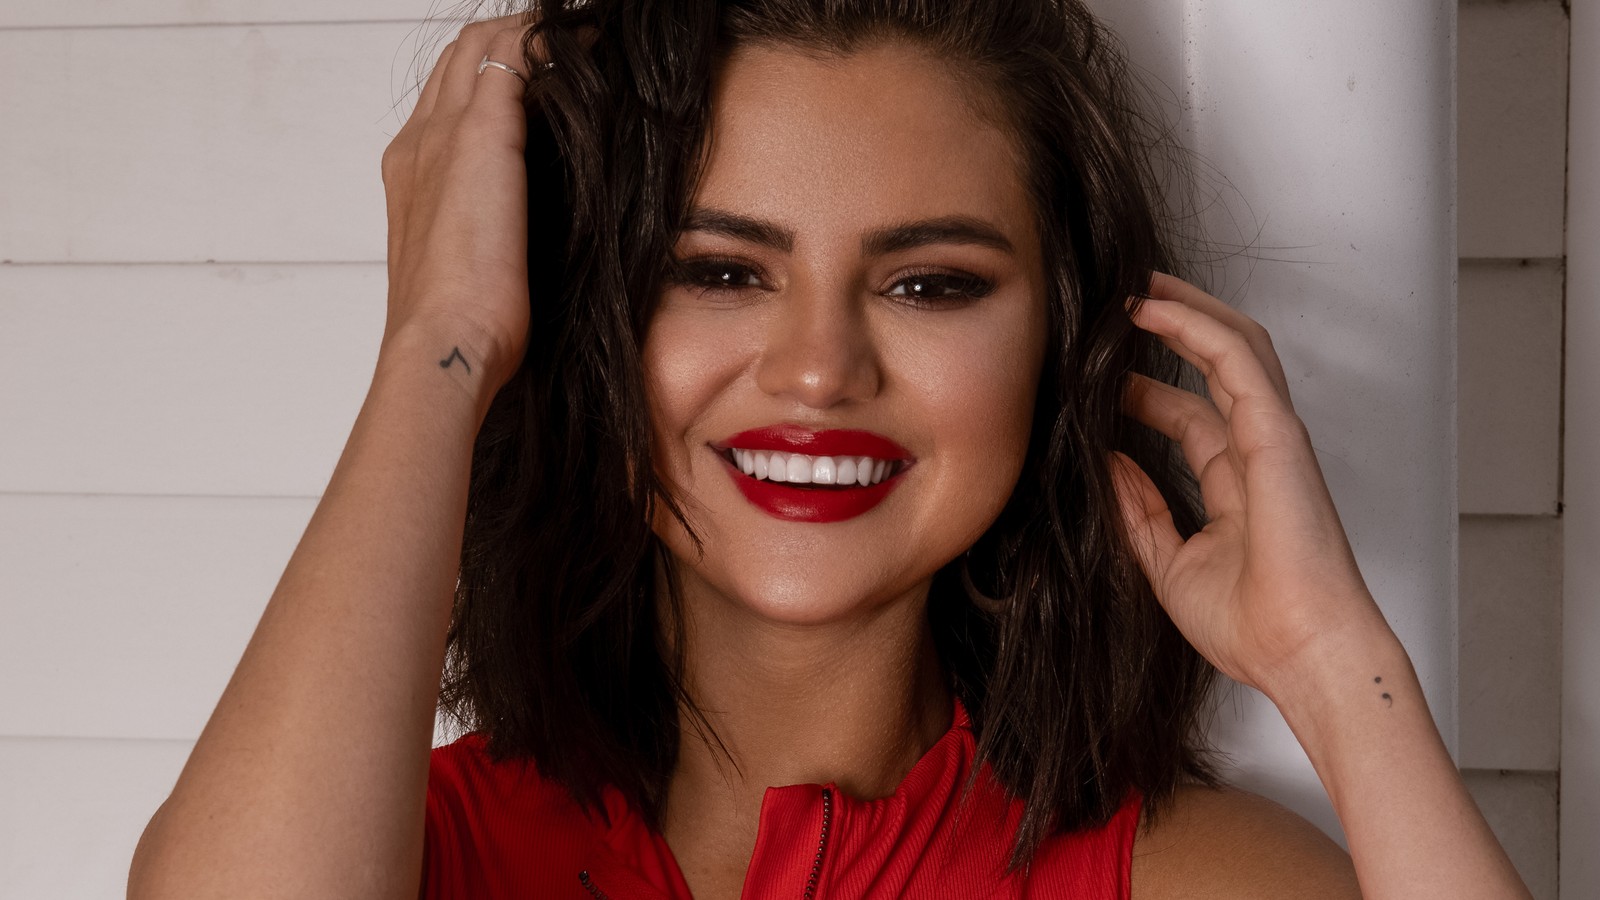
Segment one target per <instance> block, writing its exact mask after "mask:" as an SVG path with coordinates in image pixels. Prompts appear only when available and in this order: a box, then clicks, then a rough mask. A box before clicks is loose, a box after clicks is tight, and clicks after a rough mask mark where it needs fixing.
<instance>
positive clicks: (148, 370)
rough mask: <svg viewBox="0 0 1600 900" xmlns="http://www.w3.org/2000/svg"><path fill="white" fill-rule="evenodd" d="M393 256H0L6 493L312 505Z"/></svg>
mask: <svg viewBox="0 0 1600 900" xmlns="http://www.w3.org/2000/svg"><path fill="white" fill-rule="evenodd" d="M385 285H386V276H385V272H384V268H383V266H381V265H370V264H364V265H302V266H225V265H219V266H203V265H200V266H0V298H3V299H0V383H4V384H6V385H9V386H10V387H9V388H8V389H7V390H5V391H0V421H3V422H4V423H5V429H4V433H3V434H0V491H36V492H68V493H134V494H227V495H245V494H248V495H268V496H300V497H315V496H318V495H320V494H321V493H322V488H323V486H324V485H325V484H326V482H327V478H328V476H329V475H330V474H331V473H332V471H333V466H334V464H335V463H336V462H337V460H338V456H339V452H340V449H341V448H342V447H343V446H344V441H345V439H346V437H347V436H348V435H349V432H350V427H351V425H352V424H353V423H354V421H355V417H356V414H357V412H358V411H359V409H360V406H361V401H362V399H363V397H364V396H365V394H366V389H367V386H368V384H369V383H370V381H371V376H372V367H373V364H374V362H375V361H376V358H377V348H378V343H379V340H380V338H381V336H382V331H383V321H384V311H385V302H386V301H385V292H386V287H385Z"/></svg>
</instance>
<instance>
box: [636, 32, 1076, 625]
mask: <svg viewBox="0 0 1600 900" xmlns="http://www.w3.org/2000/svg"><path fill="white" fill-rule="evenodd" d="M967 96H968V95H966V94H964V93H963V90H962V89H961V84H960V83H959V82H957V81H956V80H955V79H954V77H953V73H951V72H950V71H949V70H948V69H947V68H946V67H945V66H944V65H943V64H941V63H940V62H939V61H938V60H937V59H935V58H933V57H930V56H928V55H926V54H925V53H923V52H922V51H921V50H919V49H913V48H909V47H906V46H899V45H888V44H885V45H879V46H876V47H874V48H871V49H867V50H863V51H862V52H859V53H857V54H854V55H851V56H849V57H844V58H834V59H826V60H819V59H815V58H811V57H808V56H806V55H803V54H802V53H800V52H797V51H795V50H793V49H790V48H783V47H773V46H749V47H744V48H742V49H740V50H739V51H737V52H736V53H734V54H733V55H732V57H731V58H730V59H729V60H728V61H727V63H726V65H725V67H724V69H723V71H722V73H721V76H720V78H719V81H718V84H717V88H716V92H715V94H714V97H713V123H712V131H711V143H710V155H709V157H708V163H707V167H706V169H705V171H704V174H703V179H702V181H701V183H700V185H699V187H698V192H697V194H696V196H695V197H694V199H693V203H692V215H691V217H690V219H691V221H690V226H689V227H688V228H687V229H686V230H685V231H684V232H683V233H682V234H681V235H680V237H679V240H678V242H677V245H676V248H675V257H676V259H677V260H678V261H679V262H680V263H681V267H682V274H681V275H680V277H678V278H676V279H674V282H675V283H673V284H671V285H669V286H668V287H667V288H666V289H665V290H664V291H663V293H662V296H661V298H660V302H659V306H658V309H657V311H656V313H655V314H654V317H653V318H652V320H651V322H650V325H649V329H648V332H647V335H646V339H645V346H644V365H645V372H646V378H647V389H648V393H649V398H650V404H651V406H650V412H651V419H652V429H653V435H652V440H653V447H652V454H653V459H654V464H655V467H656V469H657V471H658V473H659V474H660V475H661V476H662V477H663V478H664V479H665V480H666V482H667V483H668V484H669V485H670V486H671V489H672V490H673V492H674V493H675V495H676V496H677V497H679V499H680V500H681V501H682V503H683V505H684V511H685V513H686V515H687V517H688V519H689V521H690V523H691V524H692V525H693V526H694V527H695V529H696V531H697V532H698V533H699V535H700V537H701V538H702V539H703V540H704V555H703V556H700V555H697V554H696V552H695V548H694V545H693V543H692V542H691V541H690V540H689V538H688V535H687V534H686V533H685V532H684V530H683V528H682V527H681V526H680V525H679V524H678V523H677V522H676V521H675V520H674V519H673V518H672V516H671V515H670V514H669V513H667V512H665V511H664V510H663V511H662V512H661V514H660V515H658V517H657V520H656V522H655V523H654V524H655V530H656V533H657V534H658V535H659V536H660V537H661V538H662V540H663V541H664V542H665V543H666V545H667V547H668V548H669V549H670V551H671V552H672V554H673V556H674V557H675V559H676V563H677V568H678V570H679V571H680V573H681V574H682V577H683V579H684V583H685V587H686V589H687V591H688V596H690V597H696V596H705V595H706V594H707V593H708V592H709V593H710V594H711V595H712V596H717V597H721V598H724V599H727V600H731V601H732V602H735V603H737V604H739V605H740V606H741V607H743V608H745V609H747V610H750V611H752V612H754V613H756V614H757V615H759V616H762V617H764V618H767V619H770V620H773V621H781V622H786V623H791V624H807V623H821V622H828V621H835V620H838V619H841V618H844V617H847V616H849V615H852V614H854V613H858V612H862V611H866V610H868V609H870V608H872V607H874V606H880V605H881V604H883V603H887V602H892V601H894V600H896V599H899V598H903V597H906V596H908V595H911V594H913V593H914V592H916V591H919V590H922V589H924V588H925V585H926V583H927V582H928V579H930V578H931V577H932V575H933V573H934V572H936V571H937V570H938V569H939V567H940V566H942V565H944V564H945V563H947V562H949V561H950V560H951V559H954V558H955V557H956V556H957V555H959V554H960V553H961V552H962V551H964V550H965V549H966V548H967V547H969V546H971V544H972V543H973V542H974V541H976V540H977V538H978V537H979V536H980V535H981V534H982V533H983V532H984V530H985V529H986V528H987V527H988V526H989V525H990V523H992V522H993V521H994V519H995V518H996V516H998V515H999V513H1000V510H1001V508H1002V507H1003V506H1004V505H1005V502H1006V500H1007V498H1008V497H1009V496H1010V494H1011V490H1012V488H1013V486H1014V485H1015V484H1016V480H1017V476H1018V473H1019V472H1020V471H1021V467H1022V462H1023V457H1024V454H1025V451H1026V447H1027V441H1028V433H1029V429H1030V422H1031V418H1032V413H1033V399H1034V394H1035V391H1036V387H1037V385H1038V381H1039V371H1040V366H1041V364H1042V360H1043V357H1044V352H1045V330H1046V311H1045V302H1044V295H1045V293H1044V283H1043V271H1042V265H1041V261H1040V251H1039V238H1038V235H1037V232H1036V230H1035V226H1034V222H1033V214H1032V209H1031V207H1030V203H1029V199H1028V197H1027V194H1026V189H1025V187H1024V182H1023V178H1022V175H1021V171H1022V169H1021V156H1020V154H1019V152H1018V148H1017V147H1015V146H1014V143H1013V141H1012V140H1011V138H1010V137H1009V136H1008V135H1006V134H1005V133H1004V132H1002V131H1001V130H1000V129H999V128H998V127H996V126H995V125H994V124H991V123H990V122H988V121H987V120H985V119H984V118H982V117H980V116H979V115H978V114H976V113H975V112H974V111H973V110H972V109H971V108H969V106H968V99H967ZM797 453H798V454H799V457H798V459H796V458H794V455H795V454H797ZM775 454H776V455H775ZM863 457H865V458H866V459H867V462H866V464H865V466H863V464H862V458H863ZM880 460H881V461H882V462H881V463H879V462H878V461H880ZM745 468H749V469H752V471H751V472H750V473H749V474H747V473H746V472H745V471H743V469H745ZM863 468H866V469H868V470H870V471H869V472H868V473H867V474H865V475H863V473H862V469H863ZM880 472H881V473H882V476H883V480H882V481H879V482H877V483H875V484H874V483H872V482H873V480H874V478H873V476H876V475H878V474H879V473H880ZM778 478H786V479H791V480H789V481H787V482H779V481H777V479H778ZM794 478H800V479H804V480H809V482H810V483H808V484H798V483H796V482H795V481H794V480H793V479H794ZM846 478H851V479H852V484H851V486H849V487H845V486H843V485H842V484H841V482H843V481H844V480H845V479H846ZM829 480H831V481H833V482H834V483H833V484H826V482H828V481H829ZM863 482H866V484H863Z"/></svg>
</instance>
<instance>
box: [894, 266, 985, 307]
mask: <svg viewBox="0 0 1600 900" xmlns="http://www.w3.org/2000/svg"><path fill="white" fill-rule="evenodd" d="M993 290H994V285H993V284H990V283H989V282H988V280H986V279H983V278H979V277H978V276H976V275H966V274H956V273H953V272H925V273H922V274H920V275H910V276H907V277H905V278H902V279H900V280H899V281H897V282H895V283H894V286H893V287H891V288H890V289H889V290H888V291H887V293H888V294H889V296H891V297H906V298H909V299H911V300H916V301H922V302H932V303H938V302H950V301H957V300H977V299H979V298H981V297H984V296H987V295H988V294H989V292H990V291H993Z"/></svg>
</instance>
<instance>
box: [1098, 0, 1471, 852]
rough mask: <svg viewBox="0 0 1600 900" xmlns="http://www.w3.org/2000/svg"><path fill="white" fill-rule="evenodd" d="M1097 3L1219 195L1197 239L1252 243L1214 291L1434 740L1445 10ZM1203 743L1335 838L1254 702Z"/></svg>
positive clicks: (1229, 709)
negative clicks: (1237, 324)
mask: <svg viewBox="0 0 1600 900" xmlns="http://www.w3.org/2000/svg"><path fill="white" fill-rule="evenodd" d="M1097 6H1098V7H1099V8H1101V9H1103V10H1104V13H1105V14H1106V15H1107V16H1108V17H1109V18H1110V19H1111V20H1113V21H1114V22H1117V23H1118V24H1119V25H1120V26H1121V30H1122V32H1123V35H1124V38H1125V39H1126V40H1127V41H1128V43H1129V44H1130V46H1131V49H1132V51H1133V53H1134V56H1135V58H1136V60H1137V61H1138V62H1139V63H1141V64H1142V65H1143V66H1144V67H1145V68H1146V69H1148V70H1149V71H1150V72H1151V73H1152V74H1153V75H1154V76H1155V77H1157V78H1158V79H1160V81H1162V82H1164V83H1165V84H1166V85H1168V86H1169V87H1170V88H1171V93H1172V95H1173V96H1174V98H1175V100H1176V101H1177V102H1178V103H1179V104H1180V105H1181V111H1182V116H1183V119H1182V122H1183V132H1184V134H1185V135H1186V137H1187V141H1188V143H1189V145H1190V146H1191V147H1192V148H1193V149H1194V150H1195V151H1197V152H1198V153H1199V154H1200V156H1201V159H1202V160H1203V162H1204V163H1205V164H1207V165H1209V166H1210V167H1211V168H1212V169H1214V171H1215V173H1216V175H1217V176H1219V177H1220V178H1221V179H1226V180H1227V181H1228V182H1229V183H1231V187H1229V188H1225V189H1220V193H1221V196H1220V197H1218V198H1217V199H1218V200H1219V201H1220V203H1218V204H1217V205H1215V206H1213V207H1212V208H1211V209H1210V210H1209V211H1208V213H1207V215H1206V222H1207V225H1208V226H1209V230H1210V232H1211V234H1212V236H1214V237H1215V238H1216V239H1218V240H1222V241H1228V240H1239V239H1243V240H1245V241H1254V243H1255V247H1254V248H1253V249H1247V250H1246V251H1245V252H1244V253H1243V254H1241V255H1239V256H1237V257H1235V258H1234V259H1232V260H1230V261H1229V262H1228V263H1227V264H1226V265H1225V266H1224V267H1223V268H1222V270H1221V271H1220V272H1219V277H1218V279H1217V280H1218V285H1217V286H1218V287H1219V288H1221V289H1222V291H1223V293H1224V295H1225V296H1227V297H1229V298H1230V299H1233V300H1236V301H1237V305H1238V306H1240V308H1242V309H1243V310H1244V311H1245V312H1247V313H1249V314H1251V315H1252V316H1254V317H1255V318H1256V319H1257V320H1258V321H1261V322H1262V323H1263V324H1264V325H1266V326H1267V328H1268V329H1269V330H1270V331H1271V332H1272V334H1273V336H1274V341H1275V342H1276V344H1277V347H1278V349H1279V352H1280V355H1281V356H1282V357H1283V361H1284V365H1285V369H1286V370H1287V374H1288V376H1289V381H1290V385H1291V389H1292V391H1293V392H1294V396H1295V405H1296V407H1297V408H1298V409H1299V411H1300V413H1301V415H1302V416H1303V417H1304V419H1305V420H1306V423H1307V425H1308V426H1309V428H1310V430H1311V434H1312V438H1313V441H1314V443H1315V444H1316V446H1317V449H1318V451H1319V458H1320V460H1321V462H1322V466H1323V469H1324V472H1325V473H1326V475H1327V477H1328V481H1329V486H1330V488H1331V490H1332V492H1333V495H1334V498H1335V500H1336V501H1337V502H1338V505H1339V510H1340V513H1341V516H1342V517H1343V520H1344V522H1345V525H1346V527H1347V529H1348V531H1349V533H1350V536H1351V539H1352V542H1353V543H1354V545H1355V550H1356V554H1357V556H1358V558H1359V559H1360V561H1361V567H1362V571H1363V573H1364V574H1365V575H1366V577H1367V581H1368V584H1369V585H1370V586H1371V588H1372V590H1373V592H1374V594H1375V595H1376V597H1377V598H1378V601H1379V603H1380V604H1381V605H1382V606H1383V609H1384V612H1385V614H1386V615H1387V616H1388V618H1389V620H1390V622H1391V623H1392V624H1393V625H1394V627H1395V630H1396V631H1397V632H1398V633H1399V635H1400V637H1401V639H1402V640H1403V641H1404V642H1405V644H1406V647H1407V649H1408V650H1409V651H1410V653H1411V656H1412V659H1413V660H1414V661H1415V663H1416V666H1417V670H1418V673H1419V674H1420V675H1421V678H1422V683H1423V687H1424V689H1425V690H1426V691H1427V694H1428V698H1429V702H1430V704H1431V705H1432V709H1433V713H1434V717H1435V718H1436V719H1437V720H1438V722H1439V724H1440V727H1441V729H1442V730H1443V731H1444V733H1445V735H1446V736H1447V740H1449V741H1451V742H1452V744H1453V743H1454V739H1455V732H1456V723H1455V708H1456V700H1455V688H1456V681H1455V646H1454V634H1455V606H1454V603H1453V598H1454V596H1455V538H1456V504H1455V465H1454V462H1455V460H1454V454H1453V452H1452V450H1453V448H1454V446H1455V415H1454V413H1455V380H1454V369H1455V354H1454V350H1455V304H1454V282H1455V234H1454V216H1453V206H1454V191H1455V178H1454V176H1455V170H1454V130H1455V129H1454V124H1455V123H1454V120H1453V116H1452V112H1453V106H1452V90H1453V79H1452V50H1453V47H1454V39H1455V18H1456V17H1455V4H1454V2H1452V0H1426V2H1412V3H1392V2H1385V0H1352V2H1346V3H1336V4H1327V3H1311V2H1286V3H1270V4H1265V3H1260V2H1258V0H1159V2H1149V3H1142V4H1131V3H1112V2H1108V0H1107V2H1101V3H1099V4H1097ZM1257 229H1259V233H1257ZM1217 726H1218V738H1219V744H1220V745H1221V746H1222V748H1223V749H1224V750H1225V751H1226V752H1227V753H1228V754H1230V755H1231V757H1232V759H1233V766H1234V772H1235V777H1236V778H1237V779H1238V780H1239V781H1240V782H1242V783H1243V784H1245V785H1247V786H1250V787H1253V788H1255V789H1257V790H1260V791H1262V792H1264V793H1267V794H1270V795H1273V796H1276V797H1277V798H1278V799H1280V800H1282V801H1283V802H1285V803H1287V804H1288V805H1290V806H1291V807H1293V808H1295V809H1297V810H1298V811H1299V812H1301V813H1302V814H1304V815H1307V816H1308V817H1309V818H1311V819H1312V820H1313V821H1315V822H1317V823H1319V824H1320V825H1322V826H1323V827H1324V828H1325V829H1327V830H1328V831H1329V832H1330V833H1334V834H1337V833H1338V827H1337V820H1336V819H1335V817H1334V815H1333V812H1332V809H1331V807H1330V806H1329V804H1328V803H1327V800H1326V797H1325V795H1324V793H1323V791H1322V788H1321V785H1320V783H1319V782H1318V781H1317V779H1316V776H1315V773H1314V772H1313V771H1312V770H1311V768H1310V764H1309V763H1308V762H1307V761H1306V759H1305V757H1304V754H1303V752H1302V751H1301V750H1300V748H1299V745H1298V743H1297V742H1296V741H1295V739H1294V737H1293V735H1292V734H1291V733H1290V732H1289V730H1288V728H1287V727H1286V726H1285V725H1284V724H1283V721H1282V718H1281V717H1280V716H1279V715H1278V714H1277V711H1276V710H1275V709H1273V708H1272V707H1271V705H1270V704H1269V703H1267V702H1266V701H1265V700H1264V699H1263V698H1262V697H1261V696H1260V695H1259V694H1255V693H1254V692H1243V691H1242V690H1241V691H1240V692H1239V693H1238V694H1237V695H1235V696H1231V697H1228V698H1226V699H1225V702H1224V703H1223V704H1222V706H1221V709H1220V712H1219V716H1218V719H1217Z"/></svg>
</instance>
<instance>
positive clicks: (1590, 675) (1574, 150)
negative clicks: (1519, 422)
mask: <svg viewBox="0 0 1600 900" xmlns="http://www.w3.org/2000/svg"><path fill="white" fill-rule="evenodd" d="M1571 60H1572V63H1571V66H1572V68H1571V95H1570V96H1571V106H1570V107H1569V109H1570V118H1569V125H1568V127H1569V140H1568V145H1567V147H1568V161H1569V162H1568V167H1567V336H1566V341H1567V353H1566V364H1567V373H1566V440H1565V443H1566V449H1565V458H1566V463H1567V464H1566V469H1565V473H1564V483H1563V486H1562V487H1563V491H1562V493H1563V499H1564V502H1565V504H1566V510H1565V513H1564V515H1565V544H1566V546H1565V553H1564V557H1565V577H1564V578H1563V589H1562V591H1563V604H1562V611H1563V622H1562V626H1563V631H1562V660H1563V667H1564V672H1563V677H1562V684H1563V690H1562V709H1561V896H1562V897H1563V898H1571V900H1579V898H1592V897H1600V854H1597V853H1596V852H1595V851H1596V848H1600V555H1597V553H1596V550H1600V466H1597V465H1596V461H1597V460H1600V352H1597V351H1596V348H1597V347H1600V255H1597V253H1596V251H1597V249H1600V2H1597V0H1575V2H1573V4H1572V50H1571Z"/></svg>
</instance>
